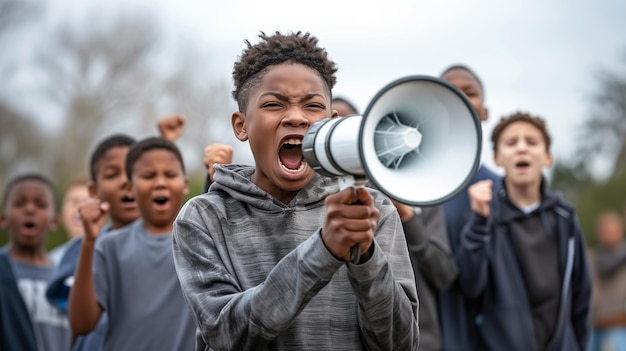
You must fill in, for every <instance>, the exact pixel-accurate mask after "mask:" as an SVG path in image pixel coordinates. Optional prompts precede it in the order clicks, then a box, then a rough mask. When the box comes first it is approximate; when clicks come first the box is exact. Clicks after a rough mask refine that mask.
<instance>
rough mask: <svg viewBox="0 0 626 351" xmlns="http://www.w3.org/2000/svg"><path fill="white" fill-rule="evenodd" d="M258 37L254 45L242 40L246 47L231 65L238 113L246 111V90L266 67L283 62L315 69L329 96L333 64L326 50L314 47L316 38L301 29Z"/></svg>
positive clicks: (334, 78) (333, 79)
mask: <svg viewBox="0 0 626 351" xmlns="http://www.w3.org/2000/svg"><path fill="white" fill-rule="evenodd" d="M259 38H261V42H259V43H257V44H255V45H252V44H251V43H250V42H249V41H248V40H245V43H246V46H247V48H246V49H244V50H243V52H242V54H241V55H240V56H239V60H238V61H237V62H235V66H234V68H233V81H234V83H235V90H233V92H232V94H233V98H234V99H235V101H236V102H237V105H238V108H239V112H245V111H246V108H247V103H248V96H249V94H250V90H251V89H252V88H254V87H257V86H259V85H260V84H261V79H262V78H263V75H264V72H266V69H267V67H268V66H271V65H278V64H281V63H283V62H293V63H300V64H303V65H306V66H309V67H311V68H312V69H314V70H316V71H317V72H319V74H320V76H321V78H322V80H323V81H324V82H325V83H326V86H327V88H328V92H329V95H331V96H332V93H331V91H332V89H333V87H334V86H335V83H336V82H337V78H336V77H335V73H336V72H337V66H336V64H335V62H333V61H331V60H330V59H329V58H328V53H327V52H326V50H325V49H324V48H321V47H319V46H318V39H317V38H316V37H314V36H312V35H311V34H310V33H302V32H301V31H298V32H296V33H289V34H281V33H280V32H278V31H276V32H275V33H274V35H266V34H265V33H264V32H260V34H259Z"/></svg>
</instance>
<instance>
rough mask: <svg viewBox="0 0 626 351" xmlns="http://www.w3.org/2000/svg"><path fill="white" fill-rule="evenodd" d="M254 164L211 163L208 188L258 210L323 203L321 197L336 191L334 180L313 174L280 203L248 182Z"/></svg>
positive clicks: (300, 207)
mask: <svg viewBox="0 0 626 351" xmlns="http://www.w3.org/2000/svg"><path fill="white" fill-rule="evenodd" d="M254 171H255V167H253V166H249V165H240V164H228V165H215V174H214V179H215V180H214V184H212V186H211V189H212V190H213V189H215V190H219V191H221V192H224V193H226V194H228V196H230V197H232V198H234V199H236V200H238V201H241V202H243V203H246V204H248V205H250V206H252V207H255V208H258V209H259V210H263V211H268V212H284V211H285V209H286V208H298V209H304V208H309V207H316V206H319V205H320V204H321V205H323V204H324V200H325V198H326V197H327V196H328V195H330V194H334V193H336V192H338V191H339V185H338V183H337V180H336V179H334V178H330V177H324V176H321V175H319V174H317V173H316V174H315V175H314V176H313V178H312V179H311V181H310V182H309V184H307V185H306V186H305V187H304V188H302V189H300V191H299V192H298V193H297V194H296V196H295V197H294V198H293V199H292V200H291V202H289V204H284V203H282V202H281V201H278V200H277V199H276V198H274V197H273V196H272V195H270V194H269V193H267V192H266V191H265V190H263V189H261V188H259V187H258V186H257V185H256V184H254V183H253V182H252V176H253V175H254Z"/></svg>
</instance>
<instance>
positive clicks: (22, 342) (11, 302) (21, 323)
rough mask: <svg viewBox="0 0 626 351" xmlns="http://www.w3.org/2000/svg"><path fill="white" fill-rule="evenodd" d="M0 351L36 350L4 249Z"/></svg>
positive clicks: (0, 268)
mask: <svg viewBox="0 0 626 351" xmlns="http://www.w3.org/2000/svg"><path fill="white" fill-rule="evenodd" d="M0 350H7V351H9V350H20V351H36V350H37V343H36V341H35V331H34V329H33V326H32V324H31V323H30V315H29V314H28V310H27V309H26V305H25V304H24V300H23V299H22V295H21V294H20V291H19V288H18V287H17V280H16V279H15V274H14V273H13V266H12V265H11V261H10V258H9V253H8V251H7V250H6V249H5V248H0Z"/></svg>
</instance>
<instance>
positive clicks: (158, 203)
mask: <svg viewBox="0 0 626 351" xmlns="http://www.w3.org/2000/svg"><path fill="white" fill-rule="evenodd" d="M152 202H153V203H154V205H155V208H157V209H159V210H164V209H166V208H167V207H168V204H169V202H170V199H169V198H167V197H165V196H158V197H155V198H153V199H152Z"/></svg>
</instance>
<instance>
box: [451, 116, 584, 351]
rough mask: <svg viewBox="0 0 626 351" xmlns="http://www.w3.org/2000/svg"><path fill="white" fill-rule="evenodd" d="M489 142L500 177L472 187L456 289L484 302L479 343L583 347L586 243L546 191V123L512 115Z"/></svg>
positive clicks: (571, 216)
mask: <svg viewBox="0 0 626 351" xmlns="http://www.w3.org/2000/svg"><path fill="white" fill-rule="evenodd" d="M491 140H492V142H493V147H494V159H495V163H496V164H497V165H498V166H500V167H503V168H504V170H505V176H504V179H503V181H502V182H498V183H497V184H493V182H492V181H491V180H485V181H481V182H477V183H476V184H474V185H472V186H471V187H470V188H469V197H470V204H471V208H472V211H473V215H472V217H471V218H470V220H469V222H468V223H467V224H466V226H465V228H464V229H463V232H462V234H461V244H460V247H459V252H458V258H459V282H460V285H461V288H462V289H463V292H464V293H465V294H466V295H467V296H470V297H475V298H478V299H480V300H481V302H482V303H481V307H480V312H479V314H478V315H477V316H476V321H477V326H478V334H479V343H480V349H485V350H509V351H513V350H520V351H522V350H523V351H528V350H564V351H565V350H568V351H569V350H584V349H585V347H586V344H587V339H588V335H589V331H590V323H589V310H590V302H591V279H590V273H589V267H588V262H587V256H586V250H585V243H584V240H583V235H582V232H581V229H580V226H579V224H578V220H577V217H576V214H575V211H574V208H573V207H572V206H570V205H567V204H565V203H564V202H563V200H562V199H561V197H560V196H558V195H557V194H554V193H550V192H548V191H547V186H546V182H545V179H544V177H543V175H542V170H543V168H544V167H549V166H550V165H551V164H552V156H551V154H550V151H549V149H550V135H549V134H548V131H547V130H546V126H545V122H544V120H543V119H541V118H538V117H533V116H530V115H528V114H524V113H516V114H513V115H511V116H509V117H506V118H503V119H502V120H501V121H500V123H499V124H498V125H497V126H496V127H495V128H494V130H493V133H492V137H491ZM492 186H493V188H492Z"/></svg>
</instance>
